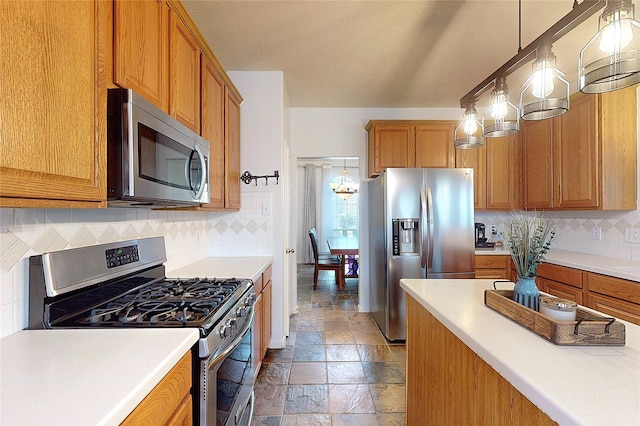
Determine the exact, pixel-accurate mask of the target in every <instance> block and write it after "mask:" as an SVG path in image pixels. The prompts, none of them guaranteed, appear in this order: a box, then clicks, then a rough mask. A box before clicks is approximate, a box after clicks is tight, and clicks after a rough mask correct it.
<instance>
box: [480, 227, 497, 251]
mask: <svg viewBox="0 0 640 426" xmlns="http://www.w3.org/2000/svg"><path fill="white" fill-rule="evenodd" d="M475 228H476V247H481V248H487V247H489V248H490V247H494V246H495V243H489V242H487V236H486V228H485V226H484V223H480V222H476V223H475Z"/></svg>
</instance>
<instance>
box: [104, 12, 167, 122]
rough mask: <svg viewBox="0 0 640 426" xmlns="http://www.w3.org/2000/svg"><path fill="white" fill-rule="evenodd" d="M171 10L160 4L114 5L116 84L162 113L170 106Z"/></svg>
mask: <svg viewBox="0 0 640 426" xmlns="http://www.w3.org/2000/svg"><path fill="white" fill-rule="evenodd" d="M167 28H168V8H167V6H166V4H165V3H164V2H163V1H161V0H152V1H148V0H147V1H130V0H115V1H114V3H113V82H114V83H115V84H117V85H118V86H120V87H125V88H130V89H133V90H134V91H136V92H138V93H139V94H141V95H142V96H144V97H145V99H147V100H148V101H149V102H151V103H153V104H154V105H156V106H157V107H158V108H160V109H162V110H163V111H169V102H168V94H167V91H168V84H169V78H168V71H167V67H168V55H167V53H168V52H169V48H168V40H169V37H168V32H167Z"/></svg>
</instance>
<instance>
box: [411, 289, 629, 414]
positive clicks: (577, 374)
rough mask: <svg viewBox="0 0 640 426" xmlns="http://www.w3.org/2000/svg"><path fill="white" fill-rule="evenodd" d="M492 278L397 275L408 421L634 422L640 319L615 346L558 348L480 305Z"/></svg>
mask: <svg viewBox="0 0 640 426" xmlns="http://www.w3.org/2000/svg"><path fill="white" fill-rule="evenodd" d="M492 283H493V280H490V279H484V280H481V279H476V280H409V279H405V280H401V286H402V288H404V289H405V290H406V291H407V295H408V297H407V312H408V314H407V315H408V316H407V318H408V320H407V423H408V424H417V423H415V422H420V421H422V422H425V424H442V423H448V424H553V423H558V424H561V425H565V424H567V425H572V424H591V425H604V424H607V425H632V424H633V425H637V424H640V326H637V325H634V324H630V323H628V322H624V324H625V327H626V345H625V346H622V347H613V346H611V347H590V346H556V345H554V344H553V343H550V342H548V341H547V340H545V339H543V338H541V337H539V336H538V335H536V334H534V333H532V332H531V331H529V330H527V329H525V328H524V327H521V326H520V325H518V324H516V323H515V322H512V321H511V320H509V319H507V318H506V317H504V316H502V315H501V314H499V313H497V312H495V311H493V310H492V309H490V308H488V307H486V306H485V305H484V290H486V289H492V288H493V285H492ZM500 286H501V287H500V288H505V289H507V288H509V285H508V284H504V283H502V284H500Z"/></svg>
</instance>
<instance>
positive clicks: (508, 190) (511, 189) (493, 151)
mask: <svg viewBox="0 0 640 426" xmlns="http://www.w3.org/2000/svg"><path fill="white" fill-rule="evenodd" d="M484 146H485V147H486V150H487V167H486V181H487V182H486V185H487V202H486V206H485V208H486V209H487V210H514V209H517V208H518V207H519V205H520V203H519V199H518V197H519V188H520V185H519V182H520V167H519V165H520V143H519V139H518V135H517V134H515V135H511V136H506V137H502V138H485V140H484Z"/></svg>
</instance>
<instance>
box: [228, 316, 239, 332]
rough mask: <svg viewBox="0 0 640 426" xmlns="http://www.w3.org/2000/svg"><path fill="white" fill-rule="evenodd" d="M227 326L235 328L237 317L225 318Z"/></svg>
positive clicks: (231, 328) (236, 326)
mask: <svg viewBox="0 0 640 426" xmlns="http://www.w3.org/2000/svg"><path fill="white" fill-rule="evenodd" d="M227 326H228V327H229V329H230V330H236V329H237V328H238V319H237V318H229V319H228V320H227Z"/></svg>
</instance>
